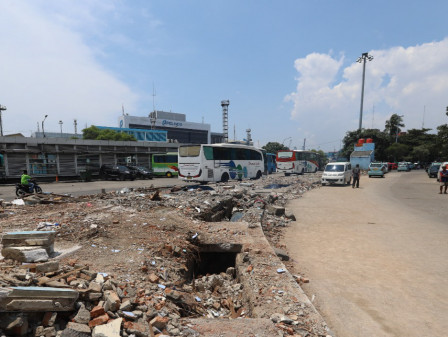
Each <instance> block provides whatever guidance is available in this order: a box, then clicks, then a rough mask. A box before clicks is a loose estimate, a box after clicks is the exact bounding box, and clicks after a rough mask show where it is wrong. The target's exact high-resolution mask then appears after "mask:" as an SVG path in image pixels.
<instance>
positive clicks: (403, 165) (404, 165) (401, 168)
mask: <svg viewBox="0 0 448 337" xmlns="http://www.w3.org/2000/svg"><path fill="white" fill-rule="evenodd" d="M410 170H411V168H410V167H409V165H408V164H407V163H400V164H398V168H397V171H405V172H409V171H410Z"/></svg>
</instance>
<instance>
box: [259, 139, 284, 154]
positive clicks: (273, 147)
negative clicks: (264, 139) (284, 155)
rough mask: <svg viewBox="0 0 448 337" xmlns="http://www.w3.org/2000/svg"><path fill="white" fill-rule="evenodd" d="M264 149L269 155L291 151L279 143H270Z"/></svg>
mask: <svg viewBox="0 0 448 337" xmlns="http://www.w3.org/2000/svg"><path fill="white" fill-rule="evenodd" d="M262 148H263V149H265V150H266V152H267V153H277V152H278V151H280V150H289V149H288V147H286V146H284V145H283V144H280V143H277V142H269V143H267V144H266V145H265V146H263V147H262Z"/></svg>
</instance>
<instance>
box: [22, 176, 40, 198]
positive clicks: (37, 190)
mask: <svg viewBox="0 0 448 337" xmlns="http://www.w3.org/2000/svg"><path fill="white" fill-rule="evenodd" d="M30 182H31V183H33V184H34V187H33V190H34V193H42V188H41V187H40V186H39V185H38V184H37V182H36V181H35V180H31V181H30ZM30 193H32V192H31V191H30V187H29V186H27V185H22V184H20V183H17V184H16V196H17V197H19V198H22V197H24V196H25V195H27V194H30Z"/></svg>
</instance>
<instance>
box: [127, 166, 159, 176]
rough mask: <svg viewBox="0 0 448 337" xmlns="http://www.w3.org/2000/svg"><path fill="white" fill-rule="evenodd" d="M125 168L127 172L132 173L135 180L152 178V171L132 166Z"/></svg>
mask: <svg viewBox="0 0 448 337" xmlns="http://www.w3.org/2000/svg"><path fill="white" fill-rule="evenodd" d="M126 167H127V168H128V169H129V170H131V171H133V173H134V175H135V177H136V178H137V179H152V178H153V174H152V170H151V169H149V168H147V167H144V166H133V165H126Z"/></svg>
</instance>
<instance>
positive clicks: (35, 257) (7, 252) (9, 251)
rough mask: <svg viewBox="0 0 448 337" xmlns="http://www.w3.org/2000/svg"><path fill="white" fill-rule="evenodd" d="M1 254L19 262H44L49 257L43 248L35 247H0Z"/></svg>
mask: <svg viewBox="0 0 448 337" xmlns="http://www.w3.org/2000/svg"><path fill="white" fill-rule="evenodd" d="M2 255H3V257H4V258H5V259H12V260H16V261H20V262H46V261H48V259H49V258H50V257H49V256H48V252H47V251H46V250H45V249H43V248H36V247H7V248H3V249H2Z"/></svg>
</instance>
